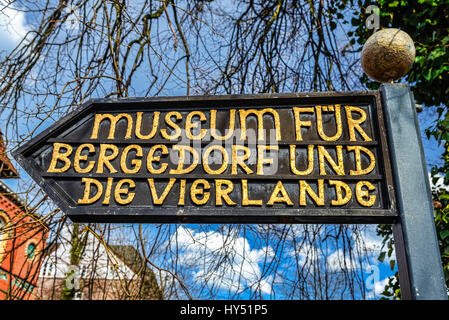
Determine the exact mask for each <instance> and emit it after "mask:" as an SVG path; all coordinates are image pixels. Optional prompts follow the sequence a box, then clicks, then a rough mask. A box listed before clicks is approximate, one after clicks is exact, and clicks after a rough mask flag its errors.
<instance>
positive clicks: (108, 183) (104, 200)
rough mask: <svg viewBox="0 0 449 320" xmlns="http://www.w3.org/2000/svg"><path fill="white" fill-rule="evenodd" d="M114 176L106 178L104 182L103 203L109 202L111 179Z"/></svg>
mask: <svg viewBox="0 0 449 320" xmlns="http://www.w3.org/2000/svg"><path fill="white" fill-rule="evenodd" d="M113 180H114V178H108V181H107V182H106V190H105V193H104V199H103V204H109V202H110V201H111V191H112V181H113Z"/></svg>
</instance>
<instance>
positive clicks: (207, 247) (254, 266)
mask: <svg viewBox="0 0 449 320" xmlns="http://www.w3.org/2000/svg"><path fill="white" fill-rule="evenodd" d="M3 2H4V1H0V3H3ZM4 14H5V16H4V17H2V21H3V23H2V24H0V39H1V41H0V51H2V52H3V53H6V52H7V51H8V50H10V49H12V48H13V47H14V46H15V45H16V44H17V43H18V42H19V41H20V39H21V38H22V37H23V36H24V35H25V34H26V31H27V24H26V19H25V16H24V14H23V13H21V12H18V11H15V10H13V9H7V10H6V11H4ZM6 16H8V17H6ZM184 93H185V92H184V90H183V91H182V92H175V94H179V95H183V94H184ZM436 117H437V113H436V111H435V108H424V111H423V112H422V113H420V114H418V119H419V122H420V128H421V135H422V137H423V145H424V151H425V155H426V161H427V165H428V167H429V168H430V167H431V166H432V165H436V164H438V163H440V161H441V160H440V155H441V153H442V150H443V149H442V147H441V146H439V145H438V143H437V142H436V141H435V140H434V139H433V138H432V139H431V140H428V139H427V137H426V135H425V133H424V129H425V128H427V127H429V126H430V125H431V124H432V123H433V122H434V121H435V119H436ZM0 121H1V123H2V127H3V126H4V119H0ZM52 121H53V120H51V119H50V120H49V121H47V123H46V126H48V125H50V124H51V122H52ZM46 126H42V127H41V128H40V130H38V132H40V131H42V130H45V128H46ZM38 132H36V134H37V133H38ZM16 168H17V169H19V172H20V174H21V179H20V180H5V181H4V182H5V183H7V184H8V185H9V186H10V187H11V188H12V189H13V190H17V188H18V184H19V183H20V184H22V183H24V182H26V181H27V179H29V177H28V176H27V174H26V173H25V172H24V171H23V170H22V169H21V168H20V166H18V165H16ZM176 235H177V237H178V240H179V241H180V245H181V248H182V252H183V254H182V255H181V256H180V258H179V259H180V263H183V264H185V265H186V266H188V264H189V263H190V261H192V256H195V255H198V254H203V256H202V257H203V259H204V261H205V262H207V259H208V258H207V257H215V258H216V256H214V255H213V254H212V253H213V252H217V250H218V251H219V250H220V249H221V248H223V245H224V242H225V238H224V236H223V232H219V231H218V230H217V228H216V229H215V230H214V228H211V230H209V231H208V232H205V231H202V230H198V229H197V226H195V225H187V226H186V227H179V228H178V229H177V233H176ZM365 235H366V238H365V239H366V241H367V242H368V244H369V247H370V248H371V249H372V250H378V249H379V246H380V243H379V238H378V237H376V236H375V234H374V229H373V227H368V228H367V230H366V234H365ZM173 236H175V233H173ZM205 239H207V242H204V241H205ZM233 245H235V248H236V252H237V254H238V255H239V256H240V257H245V258H241V259H240V260H238V261H237V262H238V264H236V265H235V268H236V269H238V268H239V267H240V268H243V271H242V270H241V271H240V272H241V273H240V275H242V274H243V279H242V278H240V281H237V280H236V279H235V278H234V277H235V275H236V274H235V273H229V272H224V271H223V270H221V271H223V272H224V273H223V272H222V273H217V274H214V273H209V274H208V276H209V278H207V277H206V275H205V273H204V270H205V269H202V268H193V271H192V274H190V276H191V277H193V278H194V279H196V280H198V281H205V282H206V284H207V281H208V280H206V279H209V280H211V279H212V280H216V278H217V277H220V278H221V282H220V283H221V285H222V286H223V288H222V290H224V291H227V290H231V291H232V290H237V291H238V290H239V288H240V287H239V285H242V286H247V287H248V286H249V287H251V282H255V281H256V280H258V279H259V280H260V279H261V278H263V279H262V281H260V283H261V284H262V287H261V288H260V291H261V292H262V294H263V297H265V298H269V297H271V296H272V295H271V294H272V289H273V288H272V283H276V282H275V281H274V280H273V278H270V277H273V274H270V273H269V272H268V273H264V272H263V270H262V266H263V263H264V259H266V258H267V257H272V255H273V254H275V253H274V252H275V249H274V248H272V247H271V246H270V245H266V246H264V245H260V244H257V243H256V240H255V238H253V237H251V236H250V235H247V236H246V237H245V236H244V235H240V234H239V235H238V236H236V237H235V239H234V243H233ZM200 249H202V250H200ZM330 249H331V250H333V253H332V254H330V255H329V257H328V258H327V259H328V262H329V263H330V264H332V262H335V261H338V260H339V259H340V260H341V259H344V257H342V256H341V254H340V252H339V251H338V249H336V248H330ZM312 251H313V250H312ZM201 252H202V253H201ZM288 254H289V253H288V252H287V253H285V257H284V258H285V259H287V260H288ZM301 254H303V253H301ZM376 258H377V257H376V255H375V254H372V255H371V256H369V260H370V261H372V262H371V263H372V264H375V265H376V266H377V267H378V268H379V275H378V278H376V290H377V291H379V290H380V289H381V288H383V284H385V281H386V278H387V277H388V276H390V275H392V274H393V273H394V271H393V272H392V271H391V270H390V266H389V262H388V260H386V261H385V262H384V263H378V262H377V261H376ZM326 263H327V262H326ZM236 283H237V287H235V285H236ZM243 297H245V295H243ZM278 297H279V296H278ZM280 297H282V295H280Z"/></svg>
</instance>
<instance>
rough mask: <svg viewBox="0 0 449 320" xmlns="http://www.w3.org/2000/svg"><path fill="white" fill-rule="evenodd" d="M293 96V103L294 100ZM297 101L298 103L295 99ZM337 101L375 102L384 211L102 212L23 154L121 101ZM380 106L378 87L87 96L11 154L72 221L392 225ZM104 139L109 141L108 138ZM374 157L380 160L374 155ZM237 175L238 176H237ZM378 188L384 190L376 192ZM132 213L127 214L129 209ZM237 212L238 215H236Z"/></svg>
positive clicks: (197, 104) (198, 105) (160, 104)
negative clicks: (73, 199) (75, 200)
mask: <svg viewBox="0 0 449 320" xmlns="http://www.w3.org/2000/svg"><path fill="white" fill-rule="evenodd" d="M295 100H296V101H295ZM298 100H300V101H299V103H298ZM338 100H340V101H342V100H356V102H359V103H360V102H363V103H369V104H372V105H373V106H375V109H376V110H374V112H373V113H372V114H373V115H377V116H375V117H373V119H372V124H373V126H374V127H375V128H377V129H376V130H375V132H377V133H378V135H379V136H378V137H377V138H378V139H379V141H378V142H379V144H380V150H381V151H382V154H381V155H380V157H379V158H382V159H381V160H382V167H381V168H382V169H383V174H384V176H385V179H384V183H385V184H386V189H387V190H386V192H385V193H386V194H384V196H385V197H387V201H388V204H389V208H388V209H372V208H367V209H357V208H350V209H342V208H321V209H315V208H287V209H285V208H272V209H269V210H266V208H264V207H263V208H254V207H253V208H239V209H237V208H233V207H226V208H217V207H206V208H201V207H198V208H196V207H189V208H182V207H179V208H160V209H159V208H158V209H154V208H153V209H151V212H152V213H153V214H147V213H145V211H147V212H148V208H144V207H134V208H128V207H124V208H119V207H115V208H113V209H112V208H100V209H102V210H101V211H98V210H97V211H93V208H91V207H81V206H75V207H71V206H70V205H69V204H68V203H66V201H64V200H63V199H62V198H64V194H63V193H64V191H63V190H62V189H61V188H59V187H58V186H57V185H56V183H54V180H50V179H49V180H48V181H45V180H44V178H43V177H42V171H41V169H40V168H39V167H38V166H37V165H36V164H35V163H34V162H33V161H32V160H30V159H28V158H27V155H29V154H31V153H32V152H33V151H34V150H36V149H37V148H39V147H41V146H42V144H43V143H46V142H45V141H48V140H49V139H50V138H51V137H52V136H53V135H55V134H57V133H58V132H60V131H62V130H64V129H65V128H67V127H69V126H70V125H71V124H73V123H75V122H76V120H77V119H80V118H82V117H84V116H86V115H87V114H89V113H91V112H93V110H96V109H99V110H101V109H103V108H106V107H111V106H113V105H116V104H120V106H121V107H123V108H125V109H126V105H133V108H135V109H138V108H137V106H136V104H141V105H145V107H143V108H148V107H149V106H148V105H151V108H152V109H155V108H164V107H167V106H170V105H171V106H172V105H173V104H174V103H176V109H177V110H180V109H182V108H189V107H192V106H194V108H195V110H202V109H205V108H208V109H210V108H213V107H214V106H217V105H223V104H226V103H233V104H239V103H242V104H243V105H242V107H249V106H259V107H260V106H263V105H267V106H273V105H276V106H282V105H288V104H290V105H291V104H295V103H297V104H301V105H304V104H325V103H327V102H328V103H329V104H335V103H338V102H339V101H338ZM383 108H385V106H384V104H383V103H382V99H381V94H380V91H377V90H369V91H348V92H316V93H290V94H252V95H210V96H208V95H205V96H171V97H150V98H121V99H115V98H109V99H102V98H99V99H89V100H88V101H86V102H85V103H83V104H82V105H81V106H80V107H79V108H76V109H75V110H74V111H72V112H71V113H69V114H68V115H67V116H65V117H63V118H61V119H60V120H58V121H57V122H55V123H54V124H52V125H51V126H50V127H48V128H47V129H46V130H44V131H43V132H41V133H40V134H38V135H37V136H35V137H34V138H32V139H31V140H30V141H28V142H26V143H25V144H24V145H22V146H21V147H19V148H18V149H17V150H15V151H14V152H13V156H14V158H15V159H16V160H17V162H18V163H19V164H20V165H21V166H22V167H23V168H30V169H31V170H27V173H28V174H29V175H30V176H31V177H32V178H33V180H34V181H35V182H36V183H37V184H38V185H39V186H40V187H41V188H42V189H43V190H44V192H46V193H47V194H49V195H50V196H51V199H52V200H53V201H54V202H55V203H56V205H57V206H59V208H60V209H61V210H62V211H63V212H64V213H65V214H67V215H68V216H69V218H70V219H71V220H72V221H74V222H97V223H239V224H244V223H325V224H326V223H344V224H377V223H395V222H396V221H397V220H398V211H397V208H396V196H395V191H394V181H393V173H392V167H391V158H390V152H389V147H388V135H387V132H386V122H385V118H384V110H383ZM109 142H111V143H112V142H113V140H112V141H109ZM378 161H379V159H378ZM236 178H239V177H238V176H237V177H236ZM379 192H383V191H382V190H380V191H379ZM130 211H132V213H130ZM237 212H241V213H237Z"/></svg>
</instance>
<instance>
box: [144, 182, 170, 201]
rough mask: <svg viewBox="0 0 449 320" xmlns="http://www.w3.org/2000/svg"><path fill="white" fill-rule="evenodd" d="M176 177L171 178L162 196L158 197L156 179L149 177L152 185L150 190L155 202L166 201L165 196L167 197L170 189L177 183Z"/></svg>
mask: <svg viewBox="0 0 449 320" xmlns="http://www.w3.org/2000/svg"><path fill="white" fill-rule="evenodd" d="M175 181H176V179H174V178H171V179H170V181H169V182H168V184H167V186H166V187H165V189H164V192H162V194H161V196H160V197H158V195H157V192H156V186H155V184H154V179H148V184H149V185H150V191H151V196H152V197H153V204H158V205H162V204H163V203H164V200H165V198H166V197H167V195H168V193H169V192H170V190H171V189H172V188H173V185H174V184H175Z"/></svg>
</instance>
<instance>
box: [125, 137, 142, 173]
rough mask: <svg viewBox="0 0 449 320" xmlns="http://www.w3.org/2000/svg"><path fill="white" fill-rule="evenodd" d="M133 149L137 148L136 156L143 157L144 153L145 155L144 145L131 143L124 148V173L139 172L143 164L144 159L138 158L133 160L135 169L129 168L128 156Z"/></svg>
mask: <svg viewBox="0 0 449 320" xmlns="http://www.w3.org/2000/svg"><path fill="white" fill-rule="evenodd" d="M131 149H135V150H136V156H137V157H142V155H143V152H142V147H141V146H139V145H137V144H131V145H129V146H127V147H126V148H125V149H123V153H122V156H121V158H120V167H121V168H122V171H123V172H124V173H137V172H139V170H140V167H141V166H142V160H138V159H133V160H131V164H132V165H133V166H134V168H133V169H129V168H128V167H127V166H126V158H127V156H128V152H129V151H130V150H131Z"/></svg>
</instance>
